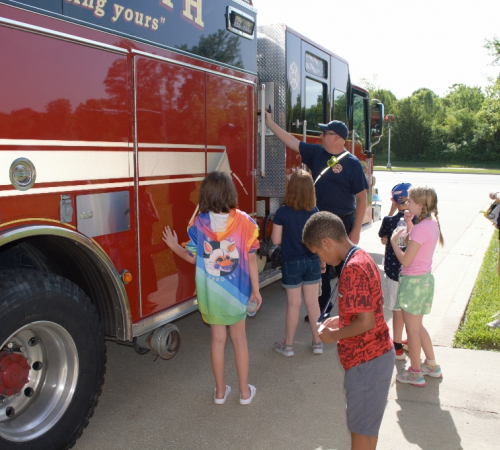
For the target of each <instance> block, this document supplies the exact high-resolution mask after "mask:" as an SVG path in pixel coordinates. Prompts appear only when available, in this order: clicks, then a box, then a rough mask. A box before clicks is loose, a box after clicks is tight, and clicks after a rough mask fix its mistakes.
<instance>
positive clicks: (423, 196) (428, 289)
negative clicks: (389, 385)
mask: <svg viewBox="0 0 500 450" xmlns="http://www.w3.org/2000/svg"><path fill="white" fill-rule="evenodd" d="M405 215H407V217H408V220H406V223H407V224H409V226H410V227H411V225H412V224H411V219H412V217H413V216H415V217H417V221H416V223H415V225H414V226H413V227H412V228H410V230H409V233H408V234H407V236H406V237H405V241H406V243H407V247H406V251H404V252H403V250H401V248H399V246H398V242H397V239H398V237H399V235H400V234H401V233H402V231H399V232H397V233H394V234H393V236H392V237H391V245H392V248H393V250H394V253H395V255H396V257H397V258H398V260H399V262H400V263H401V276H400V278H399V287H398V297H397V301H396V306H399V307H400V308H401V310H402V311H403V319H404V322H405V326H406V332H407V335H408V351H409V353H410V362H411V366H410V367H409V368H408V370H403V371H402V372H400V373H398V374H397V376H396V380H397V381H399V382H401V383H410V384H412V385H413V386H425V379H424V375H428V376H431V377H436V378H438V377H442V376H443V374H442V372H441V367H440V366H439V365H438V364H436V360H435V356H434V349H433V348H432V341H431V338H430V336H429V333H428V332H427V330H426V329H425V327H424V326H423V323H422V319H423V316H424V314H429V313H430V312H431V307H432V299H433V296H434V276H433V275H432V273H431V269H432V255H433V254H434V250H435V249H436V244H437V242H438V240H439V243H440V244H441V245H443V243H444V241H443V235H442V234H441V229H440V226H439V220H438V209H437V195H436V191H435V190H434V189H433V188H431V187H429V186H412V187H411V188H410V190H409V191H408V211H407V212H406V213H405ZM405 219H406V217H405ZM421 349H423V350H424V353H425V357H426V360H425V361H424V363H423V364H421V363H420V352H421Z"/></svg>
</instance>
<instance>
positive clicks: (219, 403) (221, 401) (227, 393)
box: [214, 384, 231, 405]
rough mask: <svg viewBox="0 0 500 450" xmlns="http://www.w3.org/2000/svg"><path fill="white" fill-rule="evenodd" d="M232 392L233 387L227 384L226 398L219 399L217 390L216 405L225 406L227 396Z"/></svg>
mask: <svg viewBox="0 0 500 450" xmlns="http://www.w3.org/2000/svg"><path fill="white" fill-rule="evenodd" d="M230 392H231V386H228V385H227V384H226V392H224V397H223V398H217V388H215V394H214V402H215V404H216V405H223V404H224V403H226V399H227V396H228V395H229V393H230Z"/></svg>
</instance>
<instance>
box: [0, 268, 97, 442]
mask: <svg viewBox="0 0 500 450" xmlns="http://www.w3.org/2000/svg"><path fill="white" fill-rule="evenodd" d="M0 293H1V294H0V351H2V350H3V351H4V353H3V355H4V357H5V354H6V353H5V351H6V350H7V349H8V347H9V344H10V349H8V350H12V349H14V351H15V352H17V353H18V354H20V355H22V356H23V357H24V358H26V361H27V362H28V363H29V364H30V366H31V369H30V371H29V382H28V383H26V384H25V385H24V386H22V390H21V393H20V395H17V396H16V395H12V394H11V395H10V396H7V398H6V399H5V401H4V403H3V404H2V403H0V448H1V449H4V450H7V449H9V450H10V449H12V450H19V449H23V450H42V449H43V450H47V449H51V450H58V449H68V448H71V447H72V446H73V445H74V444H75V442H76V440H77V439H78V438H79V437H80V436H81V434H82V432H83V429H84V428H85V427H86V426H87V424H88V422H89V419H90V417H91V416H92V414H93V412H94V408H95V406H96V404H97V401H98V398H99V395H100V393H101V388H102V384H103V380H104V370H105V361H106V352H105V345H104V333H103V330H102V327H101V324H100V321H99V316H98V314H97V312H96V309H95V307H94V305H93V304H92V302H91V301H90V299H89V298H88V297H87V296H86V295H85V293H84V292H83V291H82V290H81V289H80V288H79V287H78V286H76V285H75V284H73V283H72V282H70V281H69V280H67V279H65V278H62V277H60V276H57V275H53V274H49V273H42V272H39V271H34V270H3V271H0ZM30 336H31V338H34V339H31V338H30ZM35 360H37V361H35ZM4 362H5V359H4ZM62 368H64V369H65V370H61V369H62ZM0 370H2V369H0ZM3 370H5V369H3ZM53 384H57V385H58V387H61V388H62V389H56V390H54V389H52V391H50V390H48V389H49V388H48V387H47V386H50V385H53ZM54 400H57V401H56V402H55V401H54ZM9 405H10V407H11V409H10V410H8V412H7V408H9ZM6 416H9V417H8V418H6ZM26 425H29V427H28V429H32V430H33V432H32V433H30V434H29V435H28V433H26V431H23V427H24V426H26ZM33 436H35V437H33Z"/></svg>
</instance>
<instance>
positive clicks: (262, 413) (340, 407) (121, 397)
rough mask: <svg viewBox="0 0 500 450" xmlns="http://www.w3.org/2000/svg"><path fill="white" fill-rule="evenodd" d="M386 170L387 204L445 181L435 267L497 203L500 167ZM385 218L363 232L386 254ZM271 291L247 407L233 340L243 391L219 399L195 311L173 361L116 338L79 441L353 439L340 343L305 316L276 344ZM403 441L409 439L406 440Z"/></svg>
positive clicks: (114, 445)
mask: <svg viewBox="0 0 500 450" xmlns="http://www.w3.org/2000/svg"><path fill="white" fill-rule="evenodd" d="M376 178H377V186H378V188H379V195H380V196H381V197H382V199H383V201H384V202H383V206H382V212H383V214H387V212H388V210H389V201H388V199H389V197H390V190H391V187H392V186H394V185H395V184H396V183H398V182H401V181H405V182H410V183H413V184H424V183H427V184H429V185H432V186H433V187H434V188H435V189H436V191H437V193H438V198H439V203H438V206H439V219H440V223H441V227H442V231H443V235H444V239H445V246H444V247H443V248H442V249H441V248H438V251H437V253H436V255H435V258H434V270H435V269H436V268H437V266H438V265H439V263H440V262H441V261H442V260H443V259H444V257H445V256H446V254H447V253H448V252H449V251H450V249H451V248H453V245H454V244H455V243H456V242H457V241H458V240H459V238H460V237H461V236H463V234H464V233H465V232H466V231H467V230H468V229H469V227H470V226H471V224H472V222H473V221H474V219H477V215H478V213H479V211H481V210H484V209H485V207H486V206H487V205H488V204H489V199H488V192H489V191H492V190H495V191H496V190H498V189H500V176H498V175H466V174H439V173H432V174H429V173H425V174H422V173H415V172H411V173H409V172H408V173H398V172H391V173H388V172H377V173H376ZM484 220H486V219H484ZM379 226H380V222H378V223H375V224H374V225H373V227H372V228H371V229H369V230H367V231H365V232H364V233H363V234H362V236H361V242H360V245H361V246H362V247H363V248H365V249H367V250H368V251H369V252H370V254H372V256H373V258H374V259H375V261H376V262H377V263H378V264H380V263H381V260H382V255H383V251H384V248H383V246H382V245H381V244H380V241H379V239H378V236H377V232H378V229H379ZM262 296H263V299H264V304H263V306H262V308H261V311H260V312H259V313H258V314H257V316H256V317H255V318H252V319H249V320H247V336H248V342H249V351H250V383H252V384H254V385H255V386H256V387H257V395H256V397H255V399H254V401H253V403H252V404H251V405H249V406H244V407H243V406H240V405H239V402H238V393H237V391H238V388H237V376H236V370H235V367H234V356H233V351H232V346H231V345H230V341H229V342H228V345H227V348H226V382H227V383H228V384H230V385H232V387H233V392H232V393H231V394H230V395H229V397H228V400H227V402H226V404H225V405H222V406H216V405H214V403H213V389H214V381H213V375H212V372H211V366H210V329H209V327H208V326H206V325H204V324H203V322H202V320H201V318H200V317H199V315H198V313H194V314H191V315H190V316H188V317H185V318H183V319H181V320H179V321H177V323H176V325H177V326H178V327H179V329H180V333H181V339H182V344H181V349H180V351H179V353H178V354H177V355H176V356H175V357H174V358H173V359H171V360H170V361H164V360H161V359H158V360H157V361H153V360H152V357H151V355H150V354H146V355H144V356H139V355H138V354H136V353H135V351H134V350H133V349H132V348H130V347H126V346H120V345H117V344H114V343H108V344H107V350H108V362H107V372H106V381H105V384H104V387H103V393H102V395H101V398H100V402H99V405H98V406H97V408H96V410H95V414H94V417H93V418H92V419H91V421H90V424H89V426H88V428H87V429H86V430H85V431H84V434H83V436H82V437H81V438H80V440H79V441H78V442H77V444H76V445H75V447H74V448H75V449H76V450H87V449H89V450H90V449H92V450H94V449H106V450H112V449H138V450H139V449H141V450H149V449H199V448H204V449H273V450H274V449H279V450H281V449H283V450H284V449H323V450H325V449H348V448H350V437H349V433H348V431H347V428H346V423H345V403H344V392H343V389H342V382H343V371H342V368H341V366H340V363H339V361H338V357H337V350H336V347H335V346H334V345H332V346H327V347H325V352H324V354H323V355H321V356H313V354H312V351H311V349H310V342H311V336H310V330H309V326H308V324H306V323H304V322H300V323H299V326H298V330H297V333H296V336H295V342H294V350H295V356H294V357H292V358H285V357H283V356H281V355H279V354H277V353H275V352H274V351H273V350H272V345H273V343H274V342H275V341H277V340H279V339H282V338H283V336H284V315H285V308H286V296H285V292H284V290H283V289H282V288H281V283H280V282H277V283H274V284H273V285H271V286H269V287H267V288H265V289H263V291H262ZM303 315H305V309H304V312H303ZM387 318H388V320H390V317H387ZM389 417H390V416H389ZM384 420H385V419H384ZM383 425H384V424H383ZM394 426H396V424H394ZM408 426H410V427H411V423H410V424H409V425H408ZM407 431H408V430H407ZM415 432H416V433H420V432H422V430H421V429H420V430H417V429H416V430H415ZM381 448H382V447H381ZM398 448H407V447H405V445H404V443H403V442H401V447H398ZM419 448H420V447H419ZM450 448H451V447H450ZM454 448H457V447H454ZM460 448H461V447H460Z"/></svg>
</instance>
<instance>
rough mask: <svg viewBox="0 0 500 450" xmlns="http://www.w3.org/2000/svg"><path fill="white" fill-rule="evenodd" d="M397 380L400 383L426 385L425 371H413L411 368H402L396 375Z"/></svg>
mask: <svg viewBox="0 0 500 450" xmlns="http://www.w3.org/2000/svg"><path fill="white" fill-rule="evenodd" d="M396 380H397V381H399V382H400V383H409V384H411V385H412V386H425V380H424V375H423V372H422V371H420V372H412V371H411V370H406V369H404V370H402V371H401V372H399V373H398V374H397V375H396Z"/></svg>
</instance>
